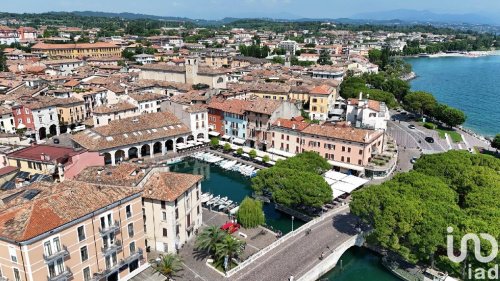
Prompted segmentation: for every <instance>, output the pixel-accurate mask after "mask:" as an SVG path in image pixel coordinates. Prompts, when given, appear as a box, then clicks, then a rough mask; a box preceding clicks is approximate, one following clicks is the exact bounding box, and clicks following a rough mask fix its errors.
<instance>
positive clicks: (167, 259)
mask: <svg viewBox="0 0 500 281" xmlns="http://www.w3.org/2000/svg"><path fill="white" fill-rule="evenodd" d="M155 269H156V271H158V272H159V273H161V274H163V275H164V276H166V277H168V278H173V277H175V276H176V274H177V273H178V272H179V271H181V270H182V260H181V258H180V257H179V256H178V255H175V254H172V253H168V254H166V255H164V256H163V257H162V258H161V260H160V262H159V263H158V264H157V266H156V267H155Z"/></svg>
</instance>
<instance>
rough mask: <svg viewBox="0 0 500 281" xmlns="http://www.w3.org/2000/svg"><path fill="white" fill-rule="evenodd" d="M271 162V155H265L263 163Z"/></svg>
mask: <svg viewBox="0 0 500 281" xmlns="http://www.w3.org/2000/svg"><path fill="white" fill-rule="evenodd" d="M269 161H271V158H269V155H267V154H266V155H264V157H262V162H264V163H267V162H269Z"/></svg>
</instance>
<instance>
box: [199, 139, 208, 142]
mask: <svg viewBox="0 0 500 281" xmlns="http://www.w3.org/2000/svg"><path fill="white" fill-rule="evenodd" d="M200 141H202V142H205V143H209V142H210V140H209V139H202V140H200Z"/></svg>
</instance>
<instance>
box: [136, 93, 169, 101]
mask: <svg viewBox="0 0 500 281" xmlns="http://www.w3.org/2000/svg"><path fill="white" fill-rule="evenodd" d="M128 96H129V97H131V98H132V99H133V100H135V101H138V102H145V101H155V100H165V99H167V96H165V95H162V94H155V93H131V94H129V95H128Z"/></svg>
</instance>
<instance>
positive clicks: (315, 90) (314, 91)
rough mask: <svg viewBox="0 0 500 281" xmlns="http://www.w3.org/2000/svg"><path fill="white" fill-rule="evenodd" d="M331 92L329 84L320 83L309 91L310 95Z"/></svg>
mask: <svg viewBox="0 0 500 281" xmlns="http://www.w3.org/2000/svg"><path fill="white" fill-rule="evenodd" d="M332 92H333V88H332V87H330V86H329V85H321V86H316V87H314V88H313V89H312V90H311V91H310V92H309V93H310V94H311V95H329V94H331V93H332Z"/></svg>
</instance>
